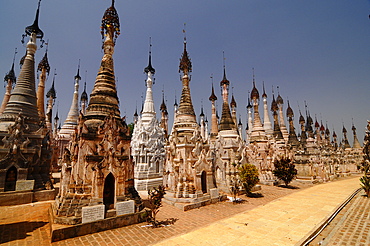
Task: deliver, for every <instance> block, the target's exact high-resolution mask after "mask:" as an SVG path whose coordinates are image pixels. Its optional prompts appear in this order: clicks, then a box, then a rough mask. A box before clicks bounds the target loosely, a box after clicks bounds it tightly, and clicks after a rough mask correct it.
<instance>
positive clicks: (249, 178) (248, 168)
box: [239, 163, 260, 195]
mask: <svg viewBox="0 0 370 246" xmlns="http://www.w3.org/2000/svg"><path fill="white" fill-rule="evenodd" d="M239 178H240V182H241V183H242V185H243V187H244V189H245V192H246V193H247V195H249V194H250V193H251V190H252V188H253V187H254V186H255V185H256V184H258V182H260V179H259V178H258V170H257V168H256V166H255V165H253V164H249V163H246V164H244V165H243V166H241V167H239Z"/></svg>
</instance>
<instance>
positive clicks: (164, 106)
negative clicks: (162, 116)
mask: <svg viewBox="0 0 370 246" xmlns="http://www.w3.org/2000/svg"><path fill="white" fill-rule="evenodd" d="M163 87H164V86H163ZM159 109H160V110H161V112H167V106H166V103H165V101H164V89H163V90H162V104H161V106H160V108H159Z"/></svg>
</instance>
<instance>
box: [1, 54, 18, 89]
mask: <svg viewBox="0 0 370 246" xmlns="http://www.w3.org/2000/svg"><path fill="white" fill-rule="evenodd" d="M17 53H18V52H17V48H15V51H14V56H13V64H12V68H11V69H10V71H9V72H8V73H7V74H6V75H5V77H4V81H5V83H7V82H8V80H12V84H15V81H16V80H17V78H16V77H15V72H14V61H15V55H16V54H17Z"/></svg>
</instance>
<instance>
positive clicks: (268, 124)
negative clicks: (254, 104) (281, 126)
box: [262, 81, 273, 137]
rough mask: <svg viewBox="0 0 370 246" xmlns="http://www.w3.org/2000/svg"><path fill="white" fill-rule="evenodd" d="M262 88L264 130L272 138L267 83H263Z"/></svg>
mask: <svg viewBox="0 0 370 246" xmlns="http://www.w3.org/2000/svg"><path fill="white" fill-rule="evenodd" d="M262 88H263V94H262V100H263V128H264V129H265V132H266V135H267V136H269V137H271V136H272V134H273V130H272V124H271V121H270V116H269V111H268V105H267V94H266V91H265V82H264V81H263V82H262Z"/></svg>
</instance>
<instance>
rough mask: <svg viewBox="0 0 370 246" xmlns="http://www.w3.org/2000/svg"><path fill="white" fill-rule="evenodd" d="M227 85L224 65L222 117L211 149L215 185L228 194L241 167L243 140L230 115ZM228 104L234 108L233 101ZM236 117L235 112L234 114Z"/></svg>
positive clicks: (221, 83)
mask: <svg viewBox="0 0 370 246" xmlns="http://www.w3.org/2000/svg"><path fill="white" fill-rule="evenodd" d="M229 85H230V82H229V80H228V79H227V78H226V69H225V65H224V75H223V79H222V80H221V82H220V86H221V88H222V99H223V101H222V115H221V120H220V124H219V132H218V135H217V139H216V142H215V143H214V145H213V144H212V146H211V149H212V150H213V152H214V159H213V163H214V167H215V177H216V185H217V188H218V189H219V190H222V191H223V192H227V193H229V192H230V187H231V186H232V184H233V182H236V180H237V179H238V174H237V173H238V167H239V166H240V165H241V159H242V151H243V140H242V139H241V138H240V135H239V133H238V130H237V127H236V124H235V122H236V117H235V120H234V119H233V117H232V114H231V113H230V107H229V103H228V101H229ZM230 104H234V105H235V106H236V102H235V99H234V100H232V101H231V103H230ZM235 115H236V112H235Z"/></svg>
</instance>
